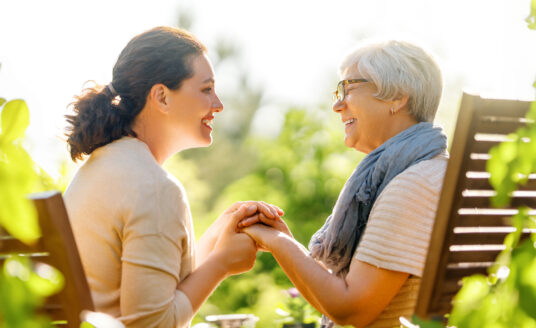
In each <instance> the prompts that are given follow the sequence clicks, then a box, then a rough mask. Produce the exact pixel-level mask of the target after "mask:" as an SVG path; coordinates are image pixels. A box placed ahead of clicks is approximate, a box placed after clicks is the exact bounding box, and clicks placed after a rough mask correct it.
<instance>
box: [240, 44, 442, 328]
mask: <svg viewBox="0 0 536 328" xmlns="http://www.w3.org/2000/svg"><path fill="white" fill-rule="evenodd" d="M340 74H341V77H342V80H341V81H340V82H339V83H338V85H337V91H336V92H335V103H334V104H333V111H334V112H335V113H337V114H339V115H340V117H341V121H342V122H343V124H344V129H345V134H346V135H345V140H344V141H345V144H346V145H347V146H348V147H352V148H354V149H356V150H357V151H361V152H364V153H366V154H367V156H366V157H365V158H364V159H363V161H362V162H361V163H360V164H359V165H358V166H357V168H356V169H355V171H354V172H353V173H352V175H351V176H350V178H349V179H348V181H347V182H346V184H345V186H344V188H343V189H342V191H341V193H340V195H339V198H338V200H337V203H336V204H335V207H334V209H333V212H332V214H331V215H330V216H329V217H328V219H327V220H326V223H325V224H324V226H323V227H322V228H321V229H320V230H318V232H316V233H315V234H314V236H313V237H312V239H311V242H310V244H309V249H310V252H308V251H307V250H306V249H305V248H304V247H303V246H302V245H300V244H299V243H298V242H297V241H296V240H294V239H293V238H292V236H291V234H290V232H289V231H288V229H287V228H286V226H285V225H284V223H282V221H277V222H276V223H275V224H273V221H271V224H270V225H272V226H274V227H275V228H276V229H273V228H270V227H268V226H266V225H260V224H255V225H251V224H252V223H253V222H255V221H256V220H259V219H260V220H262V221H266V220H265V218H263V217H262V215H261V217H260V218H259V217H258V216H257V217H251V218H248V219H246V220H244V221H242V222H241V223H239V227H241V228H243V231H245V232H246V233H247V234H249V235H250V236H251V237H252V238H253V239H255V241H256V242H257V244H258V245H259V246H260V247H262V248H263V249H266V250H268V251H270V252H271V253H272V254H273V256H274V257H275V258H276V260H277V261H278V262H279V264H280V265H281V267H282V268H283V270H284V271H285V272H286V274H287V275H288V276H289V278H290V279H291V281H292V282H293V283H294V284H295V286H296V287H297V288H298V289H299V291H300V292H301V293H302V295H303V296H304V297H305V298H306V299H307V300H308V301H309V302H310V303H311V304H312V305H313V306H314V307H315V308H316V309H318V310H319V311H320V312H322V313H323V314H324V315H325V316H324V317H323V327H332V326H333V322H335V323H337V324H343V325H348V324H349V325H353V326H356V327H365V326H367V327H393V326H399V325H400V323H399V317H400V316H411V314H412V312H413V310H414V307H415V302H416V298H417V293H418V289H419V285H420V278H419V277H420V276H421V275H422V272H423V266H424V262H425V258H426V251H427V248H428V243H429V239H430V233H431V230H432V225H433V221H434V217H435V212H436V207H437V203H438V199H439V193H440V190H441V185H442V182H443V177H444V173H445V170H446V165H447V153H446V147H447V141H446V136H445V135H444V133H443V132H442V130H441V129H440V128H439V127H434V126H433V125H432V123H431V122H432V121H433V119H434V116H435V114H436V111H437V107H438V104H439V99H440V97H441V89H442V82H441V73H440V70H439V68H438V66H437V65H436V63H435V62H434V61H433V59H432V58H431V57H430V56H429V55H428V54H427V53H426V52H425V51H423V50H422V49H421V48H419V47H417V46H415V45H412V44H410V43H407V42H399V41H388V42H385V43H380V44H373V45H368V46H366V47H363V48H360V49H357V50H356V51H354V52H352V53H351V54H350V55H349V56H348V57H347V58H346V59H345V60H344V61H343V63H342V65H341V68H340ZM278 230H279V231H278ZM281 232H284V233H281Z"/></svg>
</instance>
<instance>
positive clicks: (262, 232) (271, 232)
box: [242, 223, 288, 252]
mask: <svg viewBox="0 0 536 328" xmlns="http://www.w3.org/2000/svg"><path fill="white" fill-rule="evenodd" d="M242 232H245V233H246V234H247V235H248V236H250V237H251V238H252V239H253V240H254V241H255V243H256V244H257V249H258V250H260V251H264V252H269V251H270V245H273V243H274V242H276V240H277V238H278V237H280V236H281V235H283V233H282V232H281V231H279V230H276V229H274V228H272V227H268V226H266V225H264V224H262V223H257V224H254V225H251V226H248V227H245V228H243V229H242ZM287 238H288V237H287Z"/></svg>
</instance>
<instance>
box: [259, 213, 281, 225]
mask: <svg viewBox="0 0 536 328" xmlns="http://www.w3.org/2000/svg"><path fill="white" fill-rule="evenodd" d="M258 217H259V218H258V219H259V221H260V222H262V223H264V224H266V225H267V226H270V227H273V226H274V225H275V224H276V222H277V220H273V219H270V218H268V217H267V216H266V215H264V214H263V213H259V214H258Z"/></svg>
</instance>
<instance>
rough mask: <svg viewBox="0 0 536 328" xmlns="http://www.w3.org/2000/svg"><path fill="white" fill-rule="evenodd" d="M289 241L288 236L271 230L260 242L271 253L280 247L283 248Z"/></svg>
mask: <svg viewBox="0 0 536 328" xmlns="http://www.w3.org/2000/svg"><path fill="white" fill-rule="evenodd" d="M289 239H291V238H290V237H289V236H288V235H286V234H284V233H282V232H281V231H277V230H273V232H272V233H269V234H267V235H266V236H264V238H263V240H262V245H263V246H264V248H266V249H267V250H268V251H270V252H273V251H276V250H277V249H278V248H280V247H283V248H284V247H285V246H284V244H285V243H286V242H288V240H289Z"/></svg>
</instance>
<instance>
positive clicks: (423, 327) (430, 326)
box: [411, 315, 445, 328]
mask: <svg viewBox="0 0 536 328" xmlns="http://www.w3.org/2000/svg"><path fill="white" fill-rule="evenodd" d="M411 322H413V323H414V324H416V325H418V326H419V328H445V326H444V325H443V324H442V323H441V322H437V321H431V320H422V319H421V318H419V317H418V316H416V315H413V316H412V317H411Z"/></svg>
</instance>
